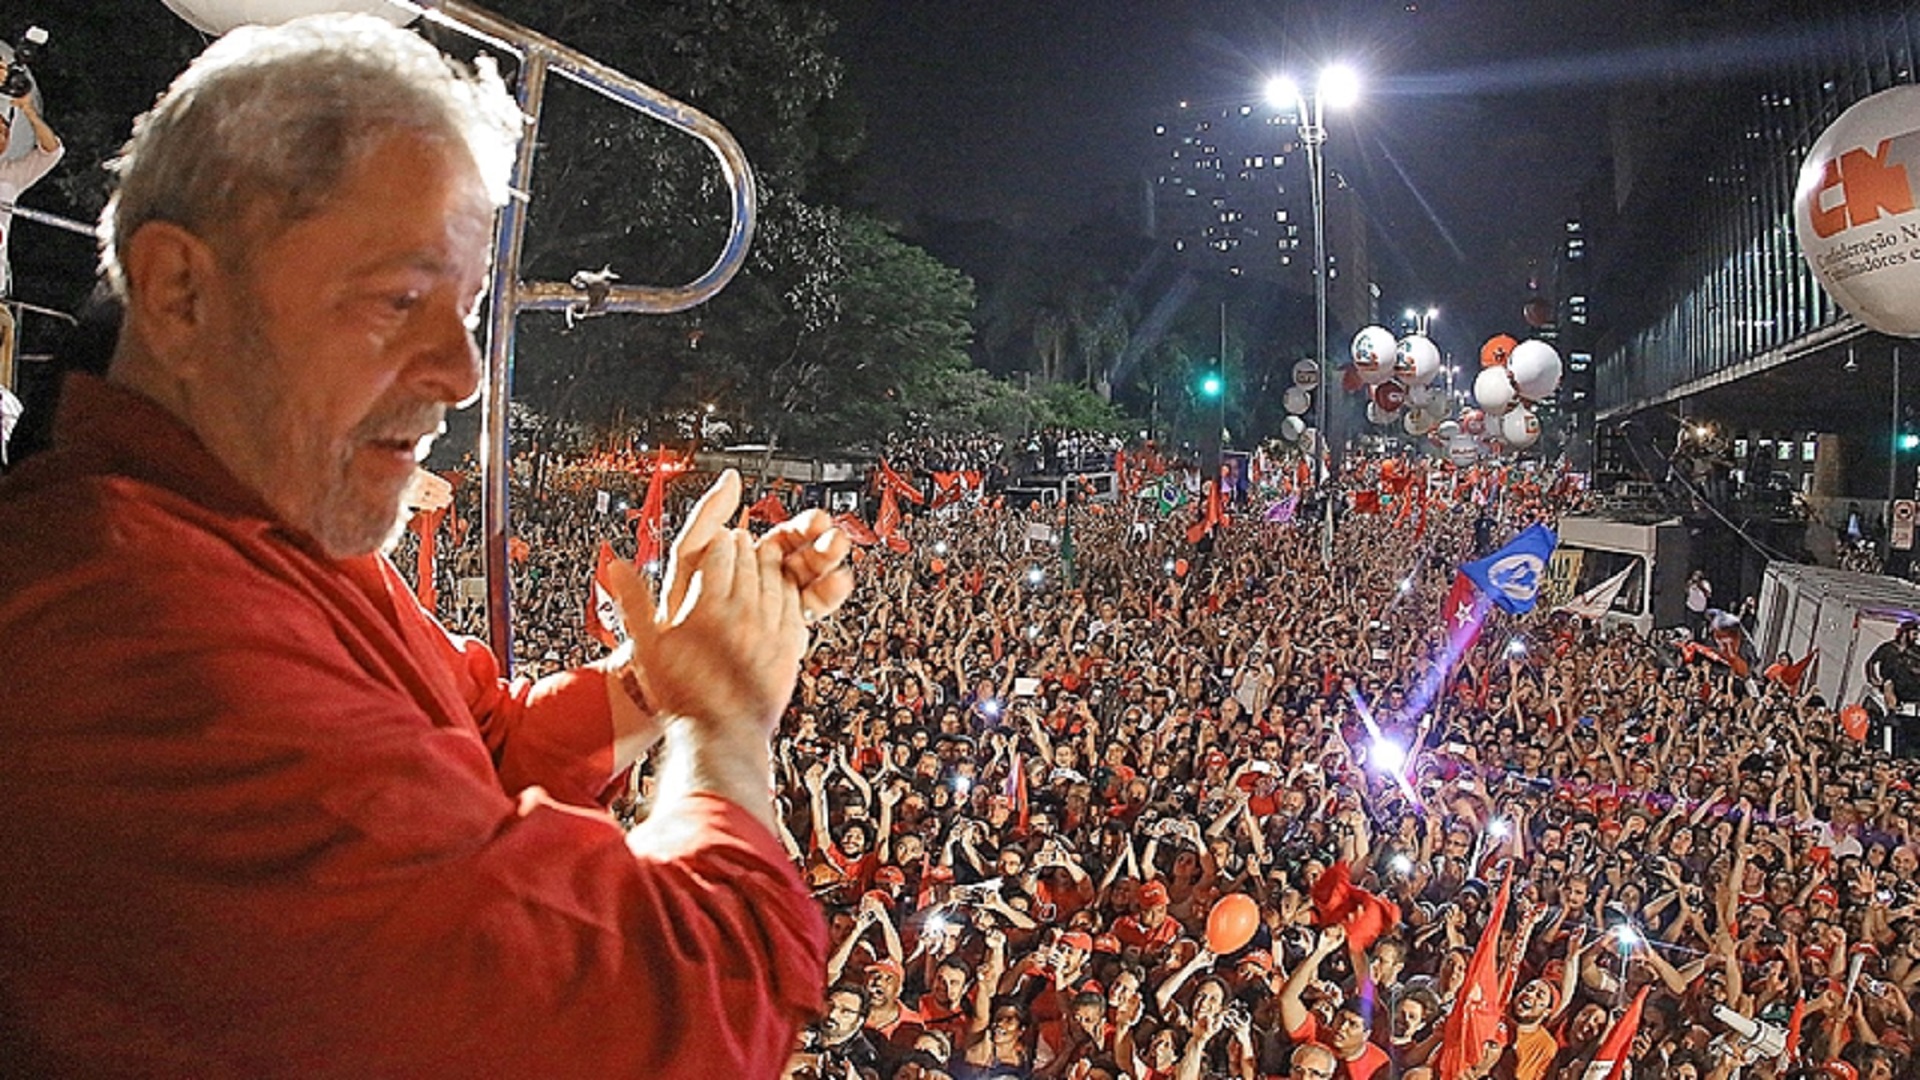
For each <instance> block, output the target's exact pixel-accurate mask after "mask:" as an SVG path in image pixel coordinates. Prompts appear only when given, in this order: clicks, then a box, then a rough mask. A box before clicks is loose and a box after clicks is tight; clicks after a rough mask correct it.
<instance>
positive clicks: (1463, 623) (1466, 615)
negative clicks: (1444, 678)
mask: <svg viewBox="0 0 1920 1080" xmlns="http://www.w3.org/2000/svg"><path fill="white" fill-rule="evenodd" d="M1490 607H1492V603H1491V602H1490V601H1489V600H1488V599H1487V598H1486V595H1485V594H1483V593H1482V592H1481V591H1480V589H1479V587H1478V586H1476V585H1474V583H1473V579H1472V578H1470V577H1468V576H1467V575H1465V574H1455V575H1454V576H1453V588H1451V589H1449V590H1447V599H1446V601H1445V602H1444V603H1442V604H1441V605H1440V619H1441V621H1442V622H1444V623H1445V624H1446V627H1447V657H1448V663H1447V667H1448V669H1449V671H1451V669H1452V668H1453V667H1454V666H1455V665H1457V664H1459V663H1460V660H1461V658H1463V657H1465V656H1466V655H1467V650H1469V649H1471V648H1473V643H1474V642H1475V641H1477V640H1479V638H1480V627H1481V626H1483V625H1485V623H1486V621H1487V610H1488V609H1489V608H1490Z"/></svg>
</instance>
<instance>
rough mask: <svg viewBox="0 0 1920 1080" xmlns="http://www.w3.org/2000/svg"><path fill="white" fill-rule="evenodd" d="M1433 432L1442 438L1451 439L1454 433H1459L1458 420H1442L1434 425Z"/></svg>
mask: <svg viewBox="0 0 1920 1080" xmlns="http://www.w3.org/2000/svg"><path fill="white" fill-rule="evenodd" d="M1433 433H1434V434H1435V435H1438V436H1440V437H1441V438H1442V439H1451V438H1453V437H1454V436H1455V435H1458V434H1460V421H1458V420H1442V421H1440V423H1438V424H1437V425H1435V426H1434V429H1433Z"/></svg>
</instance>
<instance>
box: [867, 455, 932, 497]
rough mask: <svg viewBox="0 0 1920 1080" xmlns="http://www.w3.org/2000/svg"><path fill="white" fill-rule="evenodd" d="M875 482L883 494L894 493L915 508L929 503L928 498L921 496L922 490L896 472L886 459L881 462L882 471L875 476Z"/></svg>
mask: <svg viewBox="0 0 1920 1080" xmlns="http://www.w3.org/2000/svg"><path fill="white" fill-rule="evenodd" d="M874 482H875V483H876V484H877V485H879V488H880V490H881V491H882V492H883V493H884V492H892V493H893V494H895V495H898V496H899V497H900V498H902V499H905V500H907V501H908V502H910V503H912V504H914V505H915V506H919V505H920V504H922V503H924V502H926V501H927V497H926V496H925V495H922V494H920V489H919V488H917V487H914V486H913V483H912V481H909V480H908V479H907V478H906V477H904V476H902V475H900V474H899V473H897V472H895V471H894V469H893V466H891V465H889V464H887V462H886V459H885V458H882V459H881V460H880V470H879V472H877V473H875V474H874Z"/></svg>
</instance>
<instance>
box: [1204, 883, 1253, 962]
mask: <svg viewBox="0 0 1920 1080" xmlns="http://www.w3.org/2000/svg"><path fill="white" fill-rule="evenodd" d="M1259 928H1260V905H1258V904H1256V903H1254V902H1253V897H1251V896H1248V895H1247V894H1246V893H1228V894H1227V895H1225V896H1223V897H1221V898H1220V899H1219V900H1218V901H1216V902H1215V903H1214V905H1213V910H1212V911H1210V912H1208V913H1207V948H1209V949H1212V950H1213V952H1214V954H1215V955H1217V956H1225V955H1226V954H1227V953H1231V952H1238V951H1240V950H1241V949H1242V948H1245V947H1246V944H1247V942H1249V941H1252V940H1253V932H1254V931H1255V930H1258V929H1259Z"/></svg>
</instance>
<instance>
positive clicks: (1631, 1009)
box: [1586, 986, 1653, 1080]
mask: <svg viewBox="0 0 1920 1080" xmlns="http://www.w3.org/2000/svg"><path fill="white" fill-rule="evenodd" d="M1651 989H1653V987H1651V986H1643V987H1641V988H1640V992H1639V993H1637V994H1635V995H1633V1004H1631V1005H1629V1006H1627V1011H1626V1013H1625V1015H1623V1016H1621V1017H1620V1019H1618V1020H1616V1021H1614V1024H1613V1027H1612V1029H1611V1030H1609V1031H1608V1032H1607V1037H1606V1038H1605V1039H1602V1040H1601V1041H1600V1049H1599V1050H1597V1051H1595V1053H1594V1055H1593V1063H1592V1064H1591V1065H1588V1066H1587V1072H1586V1075H1587V1076H1588V1077H1590V1078H1591V1080H1614V1078H1615V1077H1618V1076H1619V1075H1621V1074H1622V1073H1624V1072H1625V1071H1626V1068H1627V1058H1628V1057H1629V1056H1630V1055H1631V1054H1632V1053H1633V1037H1634V1036H1635V1035H1636V1034H1638V1033H1639V1031H1640V1007H1641V1006H1642V1005H1644V1004H1646V1001H1647V991H1649V990H1651Z"/></svg>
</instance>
